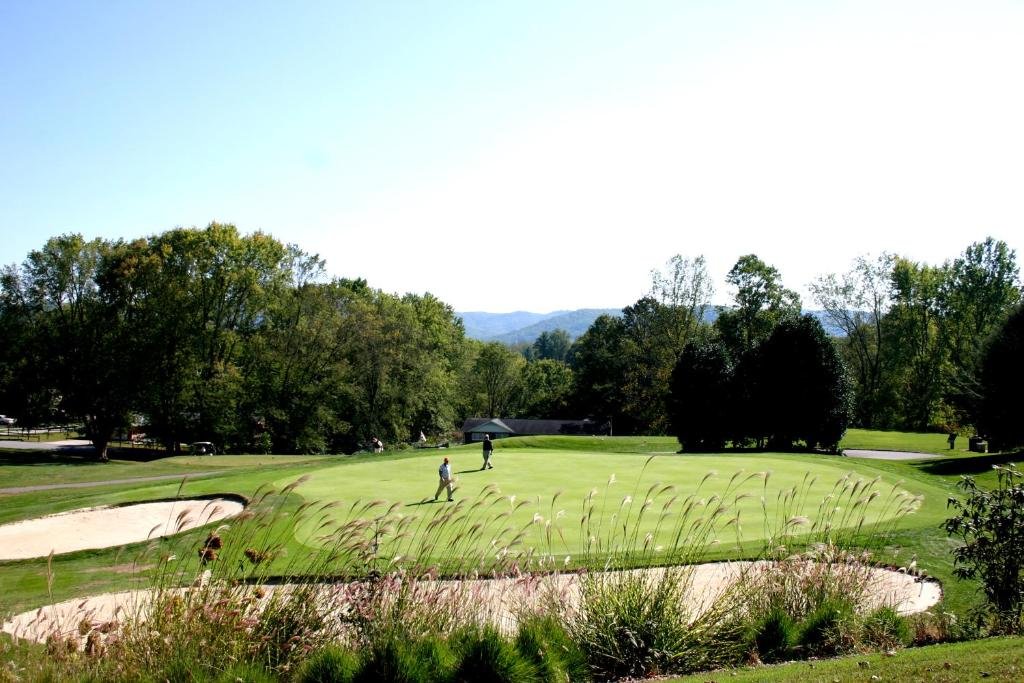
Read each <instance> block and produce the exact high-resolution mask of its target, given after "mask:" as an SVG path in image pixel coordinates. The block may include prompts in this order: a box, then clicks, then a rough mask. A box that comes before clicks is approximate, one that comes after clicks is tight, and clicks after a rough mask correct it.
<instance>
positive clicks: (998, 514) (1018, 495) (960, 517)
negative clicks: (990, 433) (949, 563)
mask: <svg viewBox="0 0 1024 683" xmlns="http://www.w3.org/2000/svg"><path fill="white" fill-rule="evenodd" d="M995 470H996V477H997V483H996V486H994V487H992V488H991V489H982V488H979V487H978V485H977V483H976V482H975V481H974V478H973V477H963V478H962V479H961V480H960V483H958V484H957V486H958V487H959V488H960V489H961V490H962V491H964V493H965V494H966V498H965V499H964V500H959V499H957V498H950V499H949V503H948V505H949V507H951V508H953V509H954V510H956V512H957V514H956V516H954V517H951V518H950V519H947V520H946V522H945V529H946V533H948V534H949V535H950V536H956V537H958V538H960V539H962V540H963V542H964V544H963V545H962V546H960V547H958V548H956V549H954V550H953V563H954V565H955V567H956V568H955V570H954V571H955V573H956V575H957V576H959V577H960V578H963V579H971V578H979V579H981V583H982V587H983V589H984V591H985V598H986V599H987V602H988V605H989V608H990V609H991V610H992V613H993V616H994V618H995V623H994V625H993V630H994V631H996V632H1003V633H1017V632H1019V631H1020V630H1021V626H1022V624H1021V614H1022V611H1024V575H1022V571H1024V482H1022V481H1021V477H1022V476H1024V474H1022V473H1021V472H1020V471H1018V470H1017V467H1016V465H1013V464H1012V463H1011V464H1010V465H1008V466H996V467H995Z"/></svg>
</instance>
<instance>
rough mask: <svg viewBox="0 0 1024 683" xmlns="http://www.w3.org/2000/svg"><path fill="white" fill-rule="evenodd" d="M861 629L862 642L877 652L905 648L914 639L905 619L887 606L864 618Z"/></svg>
mask: <svg viewBox="0 0 1024 683" xmlns="http://www.w3.org/2000/svg"><path fill="white" fill-rule="evenodd" d="M861 628H862V629H863V632H862V635H861V638H862V640H863V642H864V643H865V644H867V645H869V646H871V647H874V648H877V649H879V650H892V649H895V648H897V647H906V646H907V645H910V643H911V641H912V640H913V637H914V634H913V633H912V632H911V630H910V623H909V622H908V621H907V619H906V618H905V617H902V616H900V614H899V612H897V611H896V609H895V608H894V607H890V606H888V605H886V606H883V607H879V608H878V609H876V610H874V611H873V612H871V613H870V614H868V615H867V616H865V617H864V620H863V623H862V624H861Z"/></svg>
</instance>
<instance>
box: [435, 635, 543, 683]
mask: <svg viewBox="0 0 1024 683" xmlns="http://www.w3.org/2000/svg"><path fill="white" fill-rule="evenodd" d="M453 640H455V642H457V643H458V644H459V649H460V652H459V657H460V662H459V665H458V668H457V669H456V671H455V677H454V678H455V680H456V681H460V682H461V681H465V682H466V683H470V682H472V681H496V682H500V683H529V682H530V681H534V680H537V672H536V669H535V668H534V666H533V664H532V662H531V660H530V659H529V658H527V657H526V656H524V655H523V654H522V653H521V652H520V651H519V650H518V649H516V646H515V644H513V643H512V641H510V640H509V639H507V638H506V637H505V636H503V635H502V634H501V632H500V631H499V630H498V629H497V628H495V627H493V626H490V625H487V626H480V627H469V628H466V629H464V630H462V631H460V632H457V633H456V635H455V636H454V637H453Z"/></svg>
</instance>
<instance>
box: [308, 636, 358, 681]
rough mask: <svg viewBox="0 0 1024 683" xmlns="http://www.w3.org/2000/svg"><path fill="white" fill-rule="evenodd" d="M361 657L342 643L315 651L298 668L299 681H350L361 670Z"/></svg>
mask: <svg viewBox="0 0 1024 683" xmlns="http://www.w3.org/2000/svg"><path fill="white" fill-rule="evenodd" d="M359 668H360V665H359V657H358V656H357V655H356V653H355V652H353V651H351V650H349V649H347V648H344V647H341V646H340V645H328V646H327V647H324V648H322V649H320V650H317V651H315V652H313V653H312V654H311V655H310V656H309V657H308V658H307V659H306V660H305V661H304V662H303V663H302V664H301V665H300V666H299V668H298V670H297V671H296V674H295V680H296V682H297V683H349V681H353V680H355V676H356V673H357V672H358V671H359Z"/></svg>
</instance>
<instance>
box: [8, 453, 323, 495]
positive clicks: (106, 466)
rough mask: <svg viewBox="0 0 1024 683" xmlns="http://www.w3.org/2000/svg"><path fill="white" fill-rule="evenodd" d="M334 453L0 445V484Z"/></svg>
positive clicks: (265, 463) (225, 466)
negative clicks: (157, 453) (132, 456)
mask: <svg viewBox="0 0 1024 683" xmlns="http://www.w3.org/2000/svg"><path fill="white" fill-rule="evenodd" d="M331 457H335V459H336V456H309V455H306V456H300V455H219V456H213V457H198V456H192V455H181V456H174V457H168V458H161V459H158V460H152V461H149V462H143V461H136V460H119V459H117V458H114V459H111V460H110V461H109V462H106V463H103V462H99V461H98V460H96V459H95V458H92V457H91V456H90V455H81V454H77V453H76V454H68V453H61V452H59V451H30V450H19V449H0V488H15V487H20V486H33V485H37V484H44V485H51V484H77V483H83V482H92V481H110V480H113V479H131V478H135V477H154V476H162V475H165V474H175V475H177V474H186V473H188V472H211V471H217V470H224V471H229V470H232V469H235V468H240V467H243V468H244V467H269V466H275V465H295V464H298V463H307V462H319V461H325V460H327V459H329V458H331Z"/></svg>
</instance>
